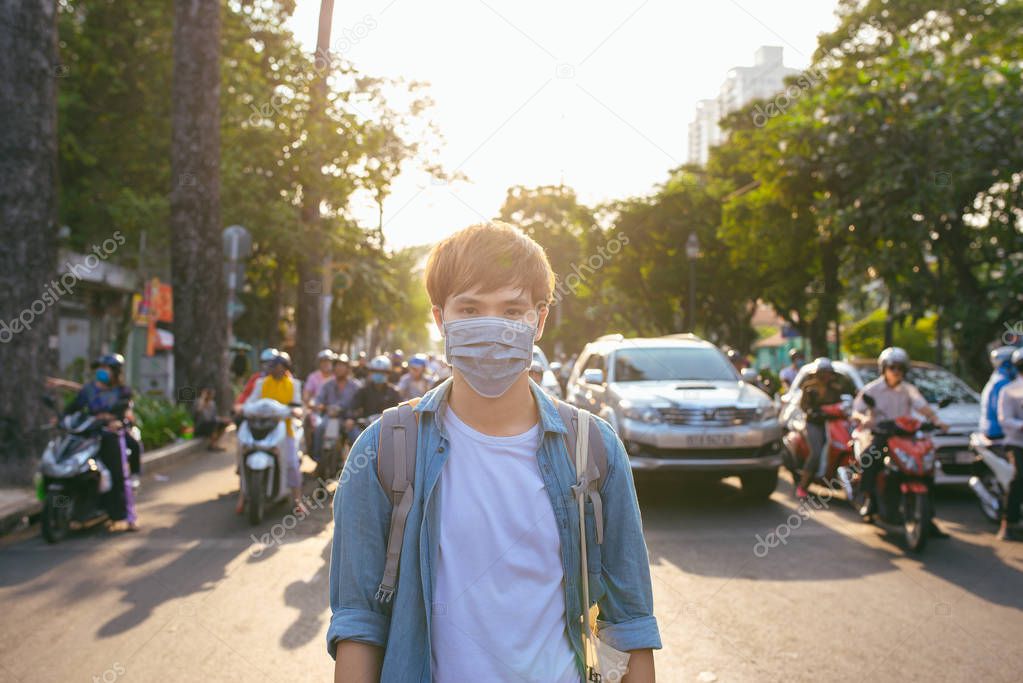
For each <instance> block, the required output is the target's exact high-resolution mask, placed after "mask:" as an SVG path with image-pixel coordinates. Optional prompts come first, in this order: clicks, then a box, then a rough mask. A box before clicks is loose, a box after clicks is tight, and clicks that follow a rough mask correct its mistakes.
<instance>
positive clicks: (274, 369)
mask: <svg viewBox="0 0 1023 683" xmlns="http://www.w3.org/2000/svg"><path fill="white" fill-rule="evenodd" d="M284 372H285V368H284V363H274V364H273V365H271V366H270V376H271V377H273V378H274V379H281V378H282V377H284Z"/></svg>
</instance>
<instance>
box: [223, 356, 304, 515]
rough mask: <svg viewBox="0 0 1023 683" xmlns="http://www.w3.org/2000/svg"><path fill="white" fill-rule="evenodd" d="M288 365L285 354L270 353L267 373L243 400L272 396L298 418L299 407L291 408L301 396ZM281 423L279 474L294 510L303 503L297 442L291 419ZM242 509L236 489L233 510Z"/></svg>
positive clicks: (239, 511)
mask: <svg viewBox="0 0 1023 683" xmlns="http://www.w3.org/2000/svg"><path fill="white" fill-rule="evenodd" d="M288 365H289V362H288V359H287V358H286V356H285V354H278V355H277V356H274V357H273V358H272V359H271V360H270V363H269V371H268V374H267V375H266V376H265V377H263V378H261V379H260V380H258V381H257V382H256V386H255V388H254V389H253V390H252V394H251V395H250V396H249V398H248V400H246V402H245V403H246V404H249V403H253V402H255V401H257V400H259V399H261V398H272V399H274V400H275V401H278V402H279V403H283V404H284V405H286V406H288V405H290V406H292V407H293V410H292V415H294V416H295V417H300V415H301V408H299V407H295V406H301V405H302V396H301V392H300V391H299V385H300V383H299V382H297V381H296V380H295V379H294V378H293V377H292V375H291V373H290V372H288ZM284 425H285V428H286V430H287V436H286V437H284V443H283V450H284V460H285V465H286V468H287V469H286V471H285V472H283V473H282V474H284V475H286V482H287V486H288V488H290V489H291V497H292V499H293V500H294V503H295V509H296V510H301V509H303V508H304V506H303V504H302V471H301V469H300V463H299V460H298V444H297V443H295V432H294V429H293V428H292V426H291V420H290V419H288V420H287V421H286V422H285V423H284ZM244 509H245V496H244V494H243V493H241V492H239V497H238V507H237V508H236V511H237V512H238V513H239V514H241V511H242V510H244Z"/></svg>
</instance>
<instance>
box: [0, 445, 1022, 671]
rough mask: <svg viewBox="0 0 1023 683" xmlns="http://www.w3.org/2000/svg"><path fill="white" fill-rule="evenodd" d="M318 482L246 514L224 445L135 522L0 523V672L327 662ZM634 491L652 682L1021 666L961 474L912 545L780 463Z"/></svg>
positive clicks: (1007, 557) (993, 549)
mask: <svg viewBox="0 0 1023 683" xmlns="http://www.w3.org/2000/svg"><path fill="white" fill-rule="evenodd" d="M316 486H317V483H316V482H314V481H312V480H311V479H310V480H307V482H306V491H307V493H309V494H310V495H316V496H317V497H318V499H319V500H321V501H323V505H322V507H320V508H319V509H314V510H313V511H312V514H311V515H310V516H309V517H308V518H306V519H303V520H301V521H299V520H297V519H295V518H290V519H289V518H288V517H286V515H287V513H288V510H287V509H285V508H283V507H279V508H275V509H273V510H272V511H271V514H270V517H269V518H268V520H267V521H266V522H265V523H264V524H263V525H261V526H260V527H257V528H250V527H249V526H248V524H247V523H246V522H245V520H244V519H242V518H241V517H237V516H235V515H234V511H233V508H234V501H235V495H236V491H237V485H236V480H235V475H234V468H233V458H232V456H231V455H230V454H227V453H216V454H214V453H210V454H206V455H202V456H199V457H198V458H196V459H193V460H191V461H189V462H186V463H184V464H182V465H180V466H178V467H176V468H175V469H172V470H169V471H167V472H165V473H163V474H162V475H161V476H159V477H148V478H147V479H146V480H145V481H144V488H143V490H142V492H141V494H140V515H141V521H142V523H143V525H144V528H143V531H141V532H140V533H137V534H123V533H122V534H111V533H108V532H106V531H105V530H103V529H94V530H90V531H86V532H81V533H78V534H76V535H74V536H73V537H72V538H70V539H69V540H67V541H65V542H64V543H62V544H60V545H57V546H48V545H47V544H46V543H44V542H43V541H42V540H41V539H40V538H39V537H38V527H34V528H32V529H29V530H27V531H25V532H23V533H21V534H20V535H18V536H15V537H7V538H4V539H2V540H0V605H2V612H0V613H2V615H3V618H2V622H0V682H4V683H6V682H7V681H32V682H36V681H40V682H41V681H61V682H64V681H75V680H81V681H90V680H92V681H95V680H102V681H107V683H112V682H113V681H122V680H123V681H196V680H206V681H289V682H291V681H327V680H330V679H331V671H332V662H331V660H330V658H329V657H328V656H327V654H326V650H325V647H324V633H325V630H326V627H327V622H328V615H329V609H328V606H327V572H328V557H329V552H330V535H331V528H332V526H331V515H330V509H329V501H326V500H324V496H323V494H322V493H320V494H317V492H316ZM640 499H641V505H642V508H643V514H644V523H645V526H646V533H647V543H648V546H649V550H650V559H651V567H652V573H653V580H654V594H655V604H656V613H657V617H658V620H659V623H660V626H661V633H662V638H663V641H664V645H665V647H664V649H663V650H661V651H659V652H658V653H657V655H656V661H657V668H658V674H659V676H658V678H659V680H661V681H780V680H785V681H810V680H813V681H819V680H822V679H826V680H830V681H875V680H878V681H887V680H892V681H894V680H898V681H914V680H920V681H936V680H941V681H946V680H952V681H959V680H963V681H966V680H970V681H972V680H985V681H1017V680H1019V677H1020V673H1019V672H1020V671H1023V649H1021V648H1020V647H1019V631H1020V625H1021V624H1023V615H1021V612H1020V610H1021V608H1023V544H999V543H997V542H995V541H994V538H993V534H992V532H993V528H992V527H991V526H989V524H988V523H987V522H986V521H985V520H984V519H983V518H982V517H981V515H980V512H979V510H978V509H977V506H976V504H975V503H974V501H973V499H972V496H970V495H969V494H968V493H965V492H962V493H954V492H947V493H943V494H942V495H941V496H940V498H939V500H938V507H939V513H940V515H941V519H942V523H943V526H944V528H945V529H946V530H947V531H949V532H950V533H951V535H952V538H950V539H948V540H944V541H935V542H934V543H932V545H931V546H930V547H928V548H927V549H926V551H925V552H924V554H923V555H922V556H908V555H907V554H906V553H905V552H904V551H903V550H902V549H901V547H900V545H899V543H898V541H897V539H893V538H887V537H885V536H884V535H883V534H882V532H881V531H880V530H878V529H875V528H873V527H870V526H867V525H865V524H863V523H862V522H860V521H859V520H858V518H856V517H855V515H853V513H852V511H851V510H850V509H848V507H847V506H846V505H845V503H844V502H843V501H842V500H841V499H840V498H835V499H834V500H832V501H831V502H830V503H829V505H828V507H827V508H825V509H821V510H813V512H812V513H808V514H807V515H806V516H804V515H800V514H797V513H796V505H795V502H794V499H793V498H792V487H791V483H790V482H788V481H783V482H782V483H781V484H780V485H779V489H778V491H777V492H776V493H775V494H774V496H773V497H772V499H771V501H770V502H768V503H765V504H759V505H755V504H751V503H746V502H744V501H743V499H742V498H741V496H740V495H739V492H738V488H737V486H732V485H731V483H730V482H727V481H726V482H724V483H722V484H706V485H689V486H682V485H680V483H679V482H677V481H673V480H670V479H664V478H663V477H662V478H660V479H659V481H657V482H656V483H655V484H645V485H641V487H640ZM275 525H279V526H275ZM285 526H289V527H290V528H287V529H286V528H285ZM772 532H774V536H773V537H770V538H771V539H777V538H780V537H781V536H785V542H784V543H782V542H777V543H776V545H775V546H774V547H769V545H768V544H767V543H765V544H763V545H761V546H758V545H757V544H758V542H759V541H758V538H759V539H765V540H766V539H769V536H768V535H769V534H771V533H772ZM263 534H268V535H269V534H274V535H276V536H278V537H279V539H280V542H279V543H276V542H271V544H270V545H269V546H264V545H263V544H262V543H260V542H259V539H260V537H261V536H262V535H263ZM253 538H255V539H256V541H255V542H254V540H253ZM268 538H269V536H268Z"/></svg>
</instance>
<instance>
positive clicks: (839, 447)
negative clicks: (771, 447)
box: [782, 396, 853, 500]
mask: <svg viewBox="0 0 1023 683" xmlns="http://www.w3.org/2000/svg"><path fill="white" fill-rule="evenodd" d="M820 411H821V413H823V415H824V419H825V423H824V425H825V426H824V438H825V441H824V450H823V452H822V457H821V459H820V465H819V466H818V469H817V471H816V472H815V473H814V478H813V480H814V482H816V483H818V484H821V485H823V486H828V487H830V486H831V485H832V483H833V482H834V481H835V478H836V477H837V478H838V479H839V481H841V483H842V488H843V489H844V490H845V494H846V497H847V498H849V499H850V500H851V499H852V488H851V486H850V485H849V480H848V472H849V471H850V469H849V468H850V467H851V465H852V462H853V449H852V436H851V435H852V423H851V422H850V420H849V415H850V414H851V412H852V397H851V396H843V397H842V401H841V402H839V403H831V404H828V405H824V406H821V407H820ZM805 428H806V416H805V415H799V416H798V417H795V418H793V419H792V421H791V422H790V423H789V432H788V434H786V435H785V436H784V437H782V442H783V443H784V444H785V449H784V450H783V451H782V462H783V463H784V464H785V467H786V469H788V471H789V472H790V473H791V474H792V479H793V481H795V482H797V483H798V482H799V478H800V477H801V476H802V472H803V468H804V467H805V465H806V461H807V458H809V457H810V446H809V444H808V443H807V441H806V432H805Z"/></svg>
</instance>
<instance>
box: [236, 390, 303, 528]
mask: <svg viewBox="0 0 1023 683" xmlns="http://www.w3.org/2000/svg"><path fill="white" fill-rule="evenodd" d="M242 415H243V417H244V421H243V422H242V425H241V427H240V428H239V429H238V448H239V452H240V456H241V464H240V466H239V476H240V478H241V486H242V491H243V493H244V494H245V505H246V508H247V517H248V520H249V523H250V524H259V523H260V522H262V521H263V515H264V514H265V512H266V508H267V506H268V505H274V504H276V503H280V502H282V501H285V500H289V499H290V497H291V491H290V490H289V489H288V486H287V481H286V477H287V471H288V466H287V462H286V461H285V458H286V457H287V454H286V452H285V449H284V447H283V446H284V439H285V437H286V436H287V435H288V431H287V426H286V424H287V422H286V421H287V420H291V419H292V413H291V408H290V407H288V406H286V405H284V404H283V403H280V402H279V401H275V400H274V399H272V398H261V399H259V400H257V401H254V402H253V403H251V404H248V405H246V406H245V407H244V408H242ZM298 422H300V421H299V420H293V421H292V424H293V425H295V424H296V423H298ZM293 429H294V430H295V431H294V437H295V440H296V441H297V442H298V443H299V444H301V443H302V442H301V438H302V435H301V433H300V430H299V429H298V428H296V427H294V426H293Z"/></svg>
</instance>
